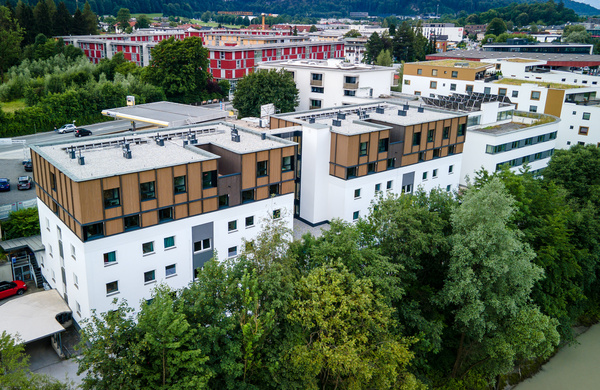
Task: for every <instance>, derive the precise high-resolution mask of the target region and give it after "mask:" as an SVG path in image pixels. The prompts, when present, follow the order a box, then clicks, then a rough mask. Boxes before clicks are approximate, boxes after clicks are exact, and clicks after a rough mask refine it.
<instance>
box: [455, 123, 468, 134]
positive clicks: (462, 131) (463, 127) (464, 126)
mask: <svg viewBox="0 0 600 390" xmlns="http://www.w3.org/2000/svg"><path fill="white" fill-rule="evenodd" d="M466 129H467V124H466V123H463V124H461V125H458V131H457V133H456V135H457V136H458V137H462V136H463V135H465V130H466Z"/></svg>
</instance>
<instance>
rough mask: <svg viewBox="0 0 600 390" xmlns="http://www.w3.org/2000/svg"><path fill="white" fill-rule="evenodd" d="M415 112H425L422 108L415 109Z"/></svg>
mask: <svg viewBox="0 0 600 390" xmlns="http://www.w3.org/2000/svg"><path fill="white" fill-rule="evenodd" d="M417 111H418V112H425V108H423V107H418V108H417Z"/></svg>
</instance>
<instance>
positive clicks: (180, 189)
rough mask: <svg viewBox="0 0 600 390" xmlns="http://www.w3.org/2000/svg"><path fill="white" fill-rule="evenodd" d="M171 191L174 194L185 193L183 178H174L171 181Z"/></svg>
mask: <svg viewBox="0 0 600 390" xmlns="http://www.w3.org/2000/svg"><path fill="white" fill-rule="evenodd" d="M173 191H174V192H175V193H176V194H183V193H184V192H185V176H176V177H175V178H174V179H173Z"/></svg>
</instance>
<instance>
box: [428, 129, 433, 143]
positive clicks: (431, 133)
mask: <svg viewBox="0 0 600 390" xmlns="http://www.w3.org/2000/svg"><path fill="white" fill-rule="evenodd" d="M434 133H435V130H427V142H433V137H434Z"/></svg>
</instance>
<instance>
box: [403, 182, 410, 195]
mask: <svg viewBox="0 0 600 390" xmlns="http://www.w3.org/2000/svg"><path fill="white" fill-rule="evenodd" d="M411 191H412V185H410V184H407V185H405V186H402V193H403V194H410V193H411Z"/></svg>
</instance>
